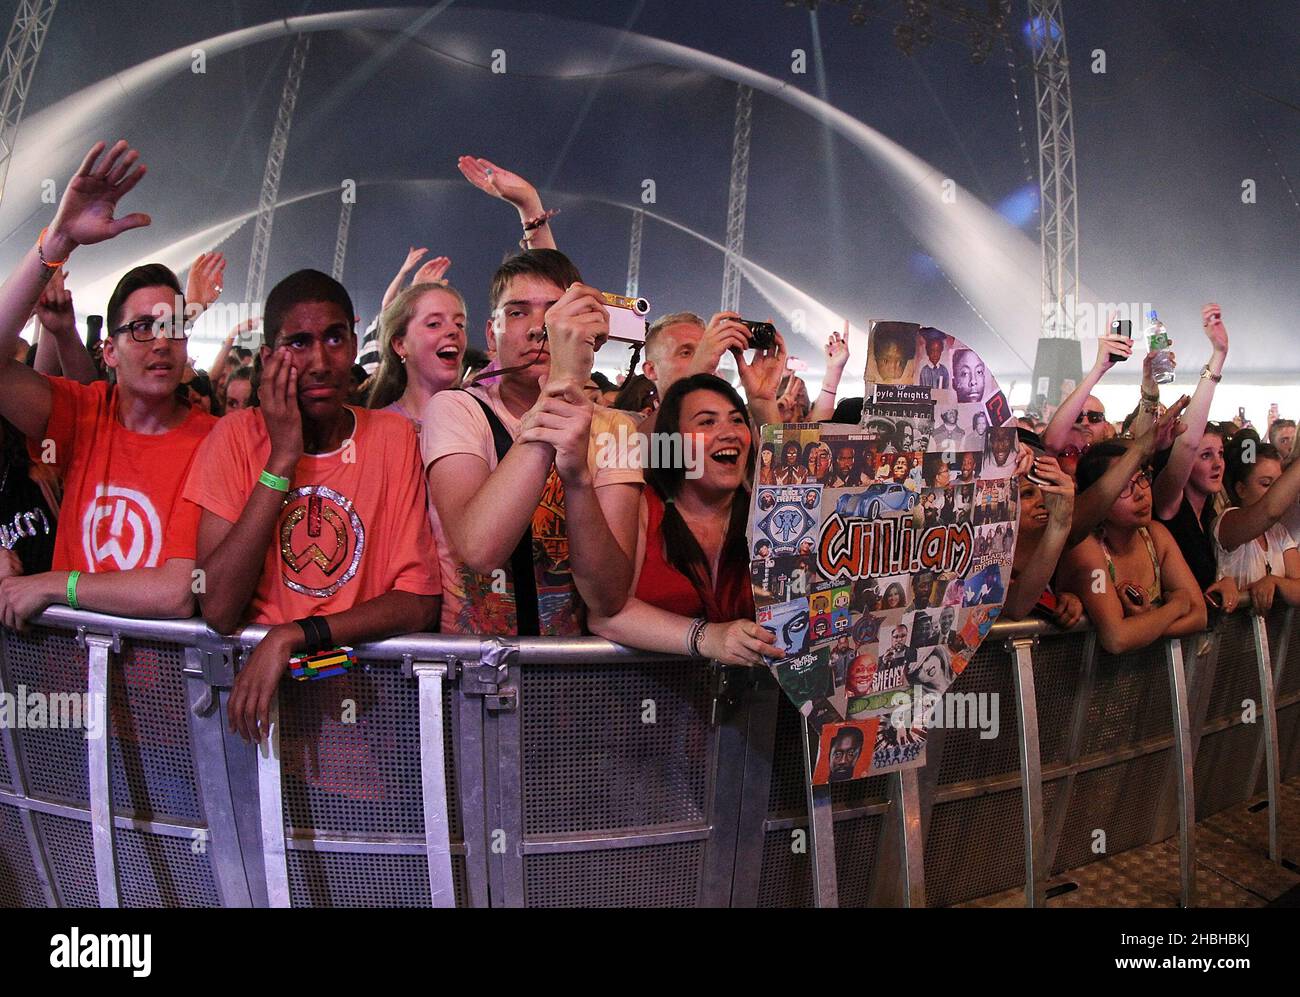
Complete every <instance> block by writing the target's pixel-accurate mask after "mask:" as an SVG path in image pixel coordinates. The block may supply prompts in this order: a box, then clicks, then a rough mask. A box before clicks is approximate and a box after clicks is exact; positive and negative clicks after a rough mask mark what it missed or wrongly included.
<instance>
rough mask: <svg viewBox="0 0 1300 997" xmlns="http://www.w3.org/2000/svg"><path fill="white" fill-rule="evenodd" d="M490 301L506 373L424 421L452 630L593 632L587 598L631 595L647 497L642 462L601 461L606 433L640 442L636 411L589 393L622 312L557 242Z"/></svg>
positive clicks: (505, 272)
mask: <svg viewBox="0 0 1300 997" xmlns="http://www.w3.org/2000/svg"><path fill="white" fill-rule="evenodd" d="M491 305H492V313H491V315H490V316H489V319H488V328H487V341H488V347H489V349H490V350H491V351H493V352H494V355H495V356H496V359H497V363H498V364H499V367H498V369H497V370H495V371H494V373H495V374H496V375H497V376H496V377H495V378H494V379H493V382H492V383H491V384H490V385H472V386H470V387H469V388H468V389H467V390H465V391H442V392H439V393H438V394H436V395H434V396H433V398H432V399H430V401H429V403H428V405H427V407H426V408H425V409H424V412H423V413H422V418H421V422H422V424H423V427H424V429H423V432H422V434H421V440H420V447H421V452H422V454H423V459H424V468H425V474H426V475H427V478H428V482H429V500H430V507H431V508H430V518H431V520H432V522H433V529H434V535H435V538H436V539H437V541H438V548H439V557H440V559H441V566H442V582H443V604H442V631H443V633H462V634H518V635H520V636H526V635H543V636H572V635H576V634H580V633H582V632H583V629H584V622H585V621H584V615H585V614H584V608H589V609H590V610H591V611H592V612H595V613H599V614H600V615H602V616H612V615H613V614H614V613H617V612H618V611H619V610H620V609H621V608H622V607H623V603H624V602H625V601H626V599H627V594H628V592H629V591H630V590H631V588H632V560H631V558H632V554H633V552H634V550H635V544H636V534H637V514H638V510H639V508H640V500H641V480H642V479H641V471H640V467H639V464H638V463H634V462H632V461H619V462H617V464H618V466H607V464H608V462H601V461H598V460H597V455H598V453H600V452H601V451H602V450H606V448H604V447H602V446H601V441H602V439H606V440H607V439H608V438H609V437H610V436H612V437H613V438H614V439H615V441H616V442H617V441H618V440H619V439H622V440H627V441H628V442H629V443H630V442H631V441H633V440H634V439H635V433H636V429H635V426H634V424H633V422H632V420H631V419H630V418H629V417H628V416H626V415H625V414H623V413H619V412H615V411H614V410H612V409H606V408H601V407H597V406H594V405H592V403H591V401H590V400H588V399H587V397H586V396H585V395H584V394H583V392H582V388H583V385H584V384H586V383H587V379H588V378H589V377H590V375H591V368H592V362H593V360H594V355H595V351H596V350H597V349H599V347H600V346H601V344H603V343H604V341H605V338H606V337H607V336H608V335H609V314H608V312H607V311H606V306H605V304H604V302H603V301H602V299H601V296H600V292H599V291H597V290H596V289H595V288H592V287H588V286H587V285H585V284H582V283H581V279H580V275H579V274H578V270H577V268H576V267H574V265H573V264H572V263H571V262H570V261H569V259H568V258H567V257H566V256H564V255H563V254H562V253H560V252H558V251H556V250H553V249H533V250H528V251H526V252H523V253H519V254H518V255H516V256H513V257H511V258H510V259H508V260H506V261H505V262H504V263H502V264H501V266H500V267H499V268H498V269H497V272H496V274H495V276H494V277H493V279H492V288H491ZM616 449H617V448H616ZM619 452H621V450H620V451H619Z"/></svg>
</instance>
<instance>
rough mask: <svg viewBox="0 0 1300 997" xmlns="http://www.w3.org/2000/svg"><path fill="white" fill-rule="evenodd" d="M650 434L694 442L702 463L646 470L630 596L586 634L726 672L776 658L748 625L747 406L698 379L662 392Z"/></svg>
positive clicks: (717, 384) (764, 633)
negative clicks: (699, 659)
mask: <svg viewBox="0 0 1300 997" xmlns="http://www.w3.org/2000/svg"><path fill="white" fill-rule="evenodd" d="M655 428H656V431H657V432H663V433H674V434H681V435H682V436H683V437H691V438H693V441H694V443H695V444H696V445H695V446H694V447H693V448H690V449H688V448H683V449H684V450H685V452H686V453H694V454H696V455H697V458H698V460H700V461H701V462H702V466H700V467H697V468H692V469H691V471H692V473H691V474H688V473H687V470H688V469H687V468H686V467H685V466H682V465H676V466H672V467H651V468H649V469H647V470H646V475H645V476H646V484H648V485H649V486H650V487H649V488H646V489H644V490H643V492H642V496H641V525H640V530H639V531H638V536H637V546H636V557H635V560H634V561H633V572H634V573H633V582H632V594H631V596H630V598H629V599H628V600H627V603H626V605H624V607H623V608H622V610H620V611H619V612H618V613H616V614H614V615H613V616H610V617H600V616H596V615H594V614H593V616H592V618H591V620H590V626H591V629H592V631H593V632H594V633H597V634H599V635H600V636H602V637H606V638H608V639H609V640H613V641H618V642H619V643H622V644H630V645H632V646H634V647H642V648H645V649H646V650H649V651H663V652H666V653H670V654H671V653H679V654H680V653H687V654H701V655H703V656H705V657H707V658H714V659H716V660H718V661H721V662H722V663H723V664H727V665H760V664H763V658H764V657H779V656H780V652H779V651H778V650H777V648H776V647H775V646H774V645H775V642H776V636H775V635H774V634H773V633H772V632H771V631H770V630H768V629H766V628H764V627H761V626H759V625H758V624H757V623H756V622H754V615H755V614H754V598H753V592H752V590H751V588H750V575H749V557H748V551H747V547H746V541H745V526H746V523H747V522H748V518H749V487H748V485H749V481H750V479H751V477H752V475H753V467H754V438H753V434H752V433H751V432H750V428H749V416H748V414H747V412H746V409H745V403H744V401H742V400H741V398H740V396H739V395H738V394H736V391H735V389H734V388H732V387H731V385H729V384H728V383H727V382H726V381H724V380H722V379H721V378H719V377H715V376H714V375H712V374H695V375H692V376H691V377H687V378H683V379H682V380H680V381H676V382H675V383H674V384H673V386H672V387H671V388H669V389H668V393H667V394H666V395H664V399H663V404H662V405H661V406H660V408H659V419H658V422H657V423H656V426H655ZM788 447H793V448H794V450H793V452H794V454H796V455H797V454H798V452H799V449H798V444H795V443H792V444H789V445H788ZM788 447H787V448H788ZM696 472H698V473H696Z"/></svg>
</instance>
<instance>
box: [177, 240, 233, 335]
mask: <svg viewBox="0 0 1300 997" xmlns="http://www.w3.org/2000/svg"><path fill="white" fill-rule="evenodd" d="M225 273H226V258H225V256H223V255H222V254H221V253H215V252H214V253H200V254H199V256H198V259H196V260H195V261H194V262H193V263H191V264H190V275H189V277H188V278H187V279H186V281H185V313H186V317H187V318H189V319H190V320H193V319H195V318H198V316H200V315H202V314H203V312H204V311H206V310H207V309H208V308H210V307H212V305H213V303H214V302H215V301H216V300H217V299H218V298H219V297H221V291H222V282H223V281H224V280H225Z"/></svg>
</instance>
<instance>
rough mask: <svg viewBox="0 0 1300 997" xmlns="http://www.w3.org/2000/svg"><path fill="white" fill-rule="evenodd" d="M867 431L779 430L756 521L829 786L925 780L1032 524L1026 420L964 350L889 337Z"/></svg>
mask: <svg viewBox="0 0 1300 997" xmlns="http://www.w3.org/2000/svg"><path fill="white" fill-rule="evenodd" d="M867 351H868V359H867V375H868V382H867V385H866V394H865V397H864V399H863V405H862V419H861V422H860V423H859V425H857V426H853V425H846V424H838V423H813V424H786V425H768V426H764V427H763V429H762V440H761V443H760V451H759V464H758V480H757V481H756V482H755V487H754V489H753V492H752V504H751V508H750V515H749V537H748V539H749V547H750V552H751V561H750V574H751V580H752V583H753V590H754V603H755V605H756V607H757V612H758V617H757V618H758V622H759V623H760V624H761V625H762V626H764V627H766V628H768V629H769V630H770V631H771V632H772V633H773V634H774V635H775V636H776V644H777V646H778V647H779V648H780V649H781V651H782V656H781V657H779V658H774V659H772V660H771V662H770V665H771V669H772V673H773V675H774V676H775V677H776V679H777V681H778V682H779V683H780V685H781V688H782V689H783V690H784V692H785V694H786V695H787V696H788V697H789V699H790V701H791V702H792V703H794V705H795V707H796V708H797V709H798V710H799V712H800V713H801V714H802V715H803V716H804V717H805V718H806V719H807V721H808V723H809V725H810V726H811V727H813V729H814V730H815V731H816V732H817V735H818V759H817V764H816V766H815V767H814V773H813V781H814V782H815V783H817V784H824V783H827V782H835V781H841V780H847V779H859V778H864V777H866V776H869V775H877V774H880V773H882V772H889V771H894V770H897V769H901V768H908V767H912V766H916V765H922V764H924V763H925V743H926V719H927V710H932V709H934V708H935V704H936V703H937V704H938V710H939V711H940V712H941V711H942V702H941V697H942V696H943V695H944V693H945V692H946V690H947V688H948V686H949V685H950V684H951V683H952V682H953V681H955V680H956V678H957V677H958V676H959V675H960V674H961V673H962V671H963V670H964V669H965V668H966V666H967V664H968V663H969V662H970V660H971V658H972V657H973V656H974V655H975V653H976V651H977V650H978V648H979V646H980V644H981V642H982V641H983V640H984V638H985V636H986V635H987V634H988V631H989V627H991V626H992V624H993V622H994V621H995V620H996V619H997V616H998V614H999V612H1000V611H1001V608H1002V604H1003V601H1004V600H1005V598H1006V591H1007V586H1008V585H1010V582H1011V564H1012V559H1013V557H1014V553H1015V541H1016V527H1017V514H1018V509H1019V499H1018V494H1019V493H1018V481H1017V480H1016V478H1015V477H1014V472H1015V464H1016V451H1017V447H1016V434H1015V427H1014V419H1013V417H1012V415H1011V411H1010V407H1009V406H1008V405H1007V402H1006V397H1005V395H1004V394H1003V392H1002V390H1001V388H1000V387H999V386H998V383H997V381H996V379H995V378H994V377H993V375H992V374H991V373H990V372H989V371H988V370H987V369H986V368H985V366H984V362H983V360H982V359H981V358H980V357H979V355H978V354H977V353H976V352H975V351H974V350H972V349H971V348H970V347H968V346H967V345H966V344H965V343H963V342H961V341H960V340H959V339H957V338H956V337H954V336H951V335H948V334H947V333H944V332H942V331H940V330H938V329H933V328H929V327H922V326H919V325H915V324H912V323H906V322H874V323H872V324H871V330H870V334H869V337H868V345H867Z"/></svg>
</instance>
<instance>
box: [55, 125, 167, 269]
mask: <svg viewBox="0 0 1300 997" xmlns="http://www.w3.org/2000/svg"><path fill="white" fill-rule="evenodd" d="M103 152H104V143H103V142H96V143H95V144H94V146H92V147H91V149H90V151H89V152H88V153H86V158H85V159H83V160H82V161H81V166H80V167H78V169H77V172H76V173H75V174H74V175H73V177H72V179H71V180H70V181H69V182H68V186H67V189H66V190H64V192H63V199H62V200H61V201H60V202H59V208H58V210H57V211H56V212H55V214H54V221H52V222H51V223H50V226H49V229H48V231H47V232H46V238H47V239H48V240H49V242H48V243H47V249H48V250H49V251H47V252H46V256H47V257H48V256H50V255H51V252H52V253H53V254H54V257H55V258H59V257H61V256H62V255H64V254H65V253H66V252H70V251H71V250H72V248H73V247H75V246H90V245H93V244H94V243H97V242H105V241H106V240H108V239H113V238H115V237H117V236H119V235H121V234H122V233H123V232H127V231H130V230H131V229H133V228H142V227H144V226H145V225H148V224H149V222H150V218H149V216H148V215H146V214H143V213H141V212H136V213H134V214H129V215H124V216H123V217H121V218H114V217H113V215H114V212H116V210H117V202H118V201H120V200H121V199H122V197H123V196H125V195H126V194H127V193H128V192H129V191H130V190H131V189H132V188H133V187H134V186H135V185H136V184H138V183H139V182H140V180H141V178H143V177H144V174H145V167H144V164H143V163H139V164H137V160H138V159H139V158H140V154H139V153H138V152H136V151H135V150H134V149H132V148H131V147H130V146H128V145H127V144H126V142H125V141H119V142H117V143H116V144H115V145H114V146H113V148H111V149H109V150H108V155H106V156H104V158H103V159H102V160H101V159H100V156H101V154H103Z"/></svg>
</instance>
